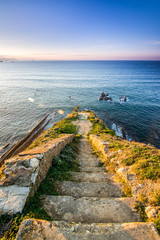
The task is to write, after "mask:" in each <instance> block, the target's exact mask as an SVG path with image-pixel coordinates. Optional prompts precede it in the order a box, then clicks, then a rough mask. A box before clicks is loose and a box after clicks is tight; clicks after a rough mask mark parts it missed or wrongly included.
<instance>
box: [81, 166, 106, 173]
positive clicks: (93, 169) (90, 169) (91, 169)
mask: <svg viewBox="0 0 160 240" xmlns="http://www.w3.org/2000/svg"><path fill="white" fill-rule="evenodd" d="M104 170H105V169H104V168H103V167H80V172H88V173H92V172H95V173H96V172H104Z"/></svg>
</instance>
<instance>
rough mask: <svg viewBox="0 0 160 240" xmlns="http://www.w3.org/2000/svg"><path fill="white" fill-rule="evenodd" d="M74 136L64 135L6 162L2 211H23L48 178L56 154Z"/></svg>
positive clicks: (1, 190) (0, 201) (0, 198)
mask: <svg viewBox="0 0 160 240" xmlns="http://www.w3.org/2000/svg"><path fill="white" fill-rule="evenodd" d="M73 138H74V135H73V134H65V135H64V136H63V137H61V138H57V139H53V140H51V141H49V142H47V143H45V144H44V145H42V146H40V147H36V148H34V149H31V150H26V151H24V152H21V153H19V154H18V155H17V156H15V157H13V158H10V159H8V160H6V161H5V163H4V164H3V166H2V167H1V169H0V170H1V177H0V214H5V213H8V214H15V213H18V212H22V210H23V208H24V206H25V203H26V201H27V199H28V198H29V197H30V196H33V194H34V192H35V191H36V190H37V189H38V187H39V185H40V183H41V181H42V180H43V179H44V178H45V177H46V174H47V172H48V170H49V168H50V166H51V164H52V160H53V157H54V156H57V155H59V153H60V152H61V151H62V149H63V148H64V147H65V146H66V145H67V144H69V143H71V142H72V140H73Z"/></svg>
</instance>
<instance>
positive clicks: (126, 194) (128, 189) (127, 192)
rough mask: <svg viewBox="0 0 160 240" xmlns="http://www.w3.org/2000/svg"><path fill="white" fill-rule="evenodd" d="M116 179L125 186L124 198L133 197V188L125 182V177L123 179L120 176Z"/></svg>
mask: <svg viewBox="0 0 160 240" xmlns="http://www.w3.org/2000/svg"><path fill="white" fill-rule="evenodd" d="M116 179H117V181H118V182H120V183H122V184H123V189H122V191H123V193H124V197H132V196H133V195H132V188H131V186H130V185H129V184H128V183H127V182H126V181H125V180H124V178H123V177H121V176H120V175H116Z"/></svg>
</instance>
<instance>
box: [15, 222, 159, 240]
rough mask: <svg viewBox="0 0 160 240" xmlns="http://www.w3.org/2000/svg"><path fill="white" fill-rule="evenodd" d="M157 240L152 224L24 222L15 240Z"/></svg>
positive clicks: (157, 236)
mask: <svg viewBox="0 0 160 240" xmlns="http://www.w3.org/2000/svg"><path fill="white" fill-rule="evenodd" d="M22 239H23V240H24V239H27V240H33V239H38V240H44V239H45V240H53V239H56V240H89V239H90V240H142V239H143V240H159V239H160V237H159V235H158V233H157V231H156V229H155V226H154V224H153V223H123V224H117V223H116V224H115V223H114V224H103V223H101V224H100V223H99V224H96V223H92V224H83V223H78V224H76V223H72V224H68V223H66V222H64V221H60V222H58V221H53V222H48V221H44V220H37V219H27V220H24V221H23V222H22V224H21V226H20V229H19V232H18V234H17V238H16V240H22Z"/></svg>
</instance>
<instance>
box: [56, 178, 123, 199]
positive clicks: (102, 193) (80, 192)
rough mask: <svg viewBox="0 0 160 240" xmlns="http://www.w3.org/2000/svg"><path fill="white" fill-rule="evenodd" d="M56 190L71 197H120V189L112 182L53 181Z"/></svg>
mask: <svg viewBox="0 0 160 240" xmlns="http://www.w3.org/2000/svg"><path fill="white" fill-rule="evenodd" d="M54 184H55V186H56V189H57V191H58V192H59V194H60V195H63V196H72V197H76V198H79V197H121V196H122V191H121V189H120V188H119V187H118V186H117V185H115V184H113V183H112V182H109V183H107V184H106V183H103V182H102V183H91V182H80V183H78V182H72V181H64V182H59V181H57V182H55V183H54Z"/></svg>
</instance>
